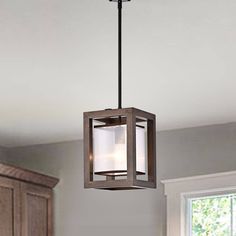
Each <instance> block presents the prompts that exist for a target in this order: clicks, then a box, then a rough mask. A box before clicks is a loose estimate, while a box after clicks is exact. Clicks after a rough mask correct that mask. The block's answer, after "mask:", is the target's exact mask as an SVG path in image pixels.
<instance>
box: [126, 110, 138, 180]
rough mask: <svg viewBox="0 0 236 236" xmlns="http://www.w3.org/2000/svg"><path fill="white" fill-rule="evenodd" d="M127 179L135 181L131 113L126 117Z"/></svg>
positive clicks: (134, 128) (133, 117)
mask: <svg viewBox="0 0 236 236" xmlns="http://www.w3.org/2000/svg"><path fill="white" fill-rule="evenodd" d="M127 147H128V148H127V178H128V180H130V181H131V182H133V180H134V179H136V117H135V116H134V114H133V113H132V112H131V113H130V114H129V115H128V116H127Z"/></svg>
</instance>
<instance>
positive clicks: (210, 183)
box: [161, 171, 236, 236]
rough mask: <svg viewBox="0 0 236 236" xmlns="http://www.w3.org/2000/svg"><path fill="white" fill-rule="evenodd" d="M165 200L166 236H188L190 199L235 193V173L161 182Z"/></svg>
mask: <svg viewBox="0 0 236 236" xmlns="http://www.w3.org/2000/svg"><path fill="white" fill-rule="evenodd" d="M161 182H162V183H163V184H164V189H165V195H166V198H167V236H189V230H190V229H188V228H187V225H188V223H189V222H188V220H189V217H188V214H189V212H188V205H187V204H189V199H190V198H195V197H207V196H211V195H222V194H230V193H235V192H236V171H231V172H221V173H216V174H209V175H200V176H193V177H186V178H178V179H168V180H163V181H161Z"/></svg>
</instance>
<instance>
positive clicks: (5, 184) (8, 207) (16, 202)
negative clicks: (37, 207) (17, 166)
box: [0, 177, 20, 236]
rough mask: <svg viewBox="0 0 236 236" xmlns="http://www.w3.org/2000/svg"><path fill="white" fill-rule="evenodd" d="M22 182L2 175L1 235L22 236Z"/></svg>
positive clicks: (0, 193)
mask: <svg viewBox="0 0 236 236" xmlns="http://www.w3.org/2000/svg"><path fill="white" fill-rule="evenodd" d="M19 188H20V183H19V182H18V181H15V180H12V179H7V178H5V177H0V235H1V236H20V194H19Z"/></svg>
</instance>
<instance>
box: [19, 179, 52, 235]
mask: <svg viewBox="0 0 236 236" xmlns="http://www.w3.org/2000/svg"><path fill="white" fill-rule="evenodd" d="M21 196H22V198H21V206H22V208H21V211H22V236H52V190H51V189H48V188H43V187H39V186H34V185H31V184H25V183H22V184H21Z"/></svg>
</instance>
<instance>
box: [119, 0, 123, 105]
mask: <svg viewBox="0 0 236 236" xmlns="http://www.w3.org/2000/svg"><path fill="white" fill-rule="evenodd" d="M118 108H119V109H121V108H122V0H118Z"/></svg>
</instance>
